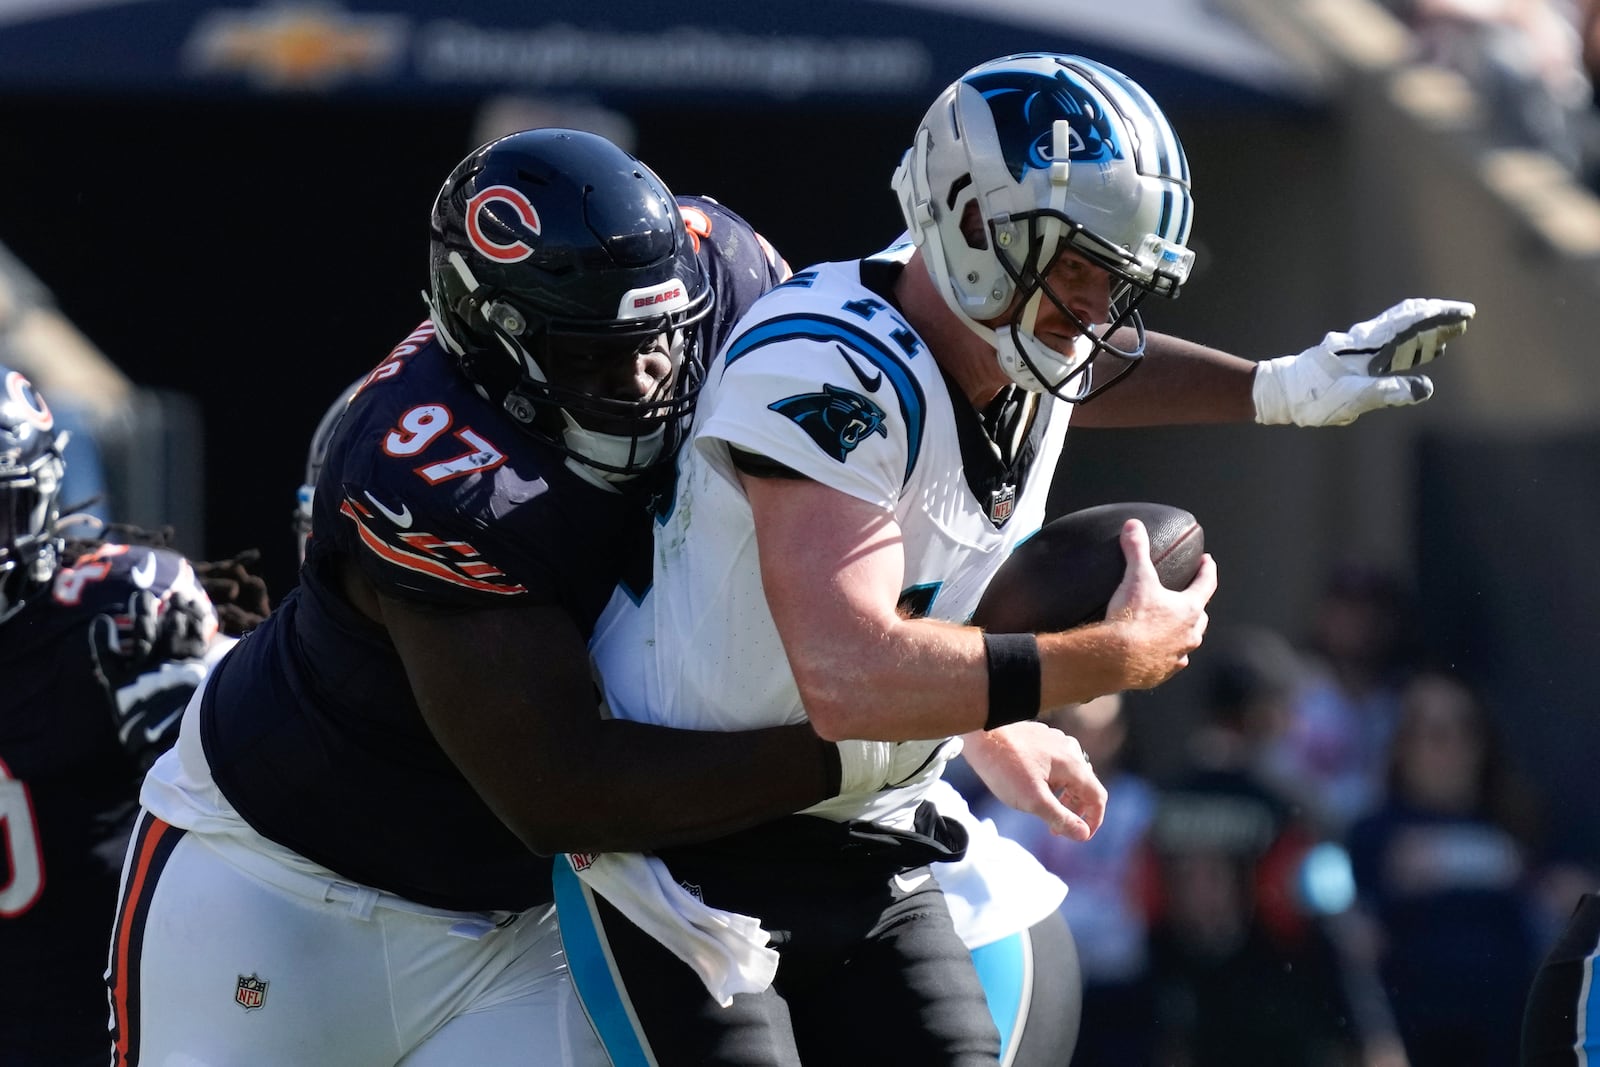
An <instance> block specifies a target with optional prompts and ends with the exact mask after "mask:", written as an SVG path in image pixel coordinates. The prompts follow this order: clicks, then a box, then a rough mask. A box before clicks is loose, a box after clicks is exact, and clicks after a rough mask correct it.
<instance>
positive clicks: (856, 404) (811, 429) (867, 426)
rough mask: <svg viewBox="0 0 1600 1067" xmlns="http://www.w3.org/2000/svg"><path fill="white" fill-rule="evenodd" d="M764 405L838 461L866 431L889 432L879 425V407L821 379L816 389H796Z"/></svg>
mask: <svg viewBox="0 0 1600 1067" xmlns="http://www.w3.org/2000/svg"><path fill="white" fill-rule="evenodd" d="M767 407H769V408H771V409H772V410H773V411H776V412H777V413H778V414H780V415H786V416H788V417H789V418H791V419H793V420H794V422H795V425H797V426H799V427H800V428H801V429H802V430H804V431H805V432H806V433H808V434H810V435H811V439H812V440H813V441H815V442H816V443H817V447H818V448H820V449H822V450H823V451H824V452H826V453H827V454H828V455H830V456H832V457H833V458H834V459H836V460H838V461H839V462H840V463H843V462H844V461H845V458H846V457H847V456H849V454H850V453H851V452H853V451H854V450H855V447H856V445H859V444H860V443H861V442H862V441H863V440H864V439H866V438H867V437H868V436H869V435H871V434H877V435H878V436H879V437H888V436H889V431H888V430H885V429H884V428H883V409H882V408H880V407H879V406H878V405H876V404H874V403H873V402H872V401H870V400H868V399H867V398H866V397H864V396H862V395H861V394H860V393H855V392H851V391H850V390H849V389H841V388H839V387H838V386H837V385H828V384H826V383H824V384H823V386H822V392H820V393H800V394H798V395H797V396H791V397H786V398H785V399H783V400H779V401H777V402H775V403H772V404H768V405H767Z"/></svg>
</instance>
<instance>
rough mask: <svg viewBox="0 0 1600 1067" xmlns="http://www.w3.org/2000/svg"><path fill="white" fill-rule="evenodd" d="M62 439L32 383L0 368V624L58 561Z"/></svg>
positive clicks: (63, 469) (40, 584) (46, 581)
mask: <svg viewBox="0 0 1600 1067" xmlns="http://www.w3.org/2000/svg"><path fill="white" fill-rule="evenodd" d="M66 436H67V435H66V434H65V433H64V432H58V431H57V430H56V428H55V417H54V416H53V415H51V414H50V408H49V406H48V405H47V404H46V403H45V402H44V398H43V397H41V396H40V395H39V394H38V392H37V391H36V390H35V389H34V388H33V383H32V382H30V381H28V379H27V378H25V377H24V376H23V375H22V373H21V372H20V371H14V370H12V369H10V368H9V367H0V622H4V621H5V620H6V619H9V618H10V617H11V616H12V615H14V614H16V613H17V611H18V610H19V609H20V608H21V607H22V605H23V603H24V602H25V601H26V599H27V597H28V596H30V595H31V594H32V593H34V592H35V591H36V590H38V589H40V588H42V587H43V586H45V585H47V584H49V582H50V579H51V578H52V577H53V576H54V575H55V572H56V567H57V566H58V565H59V563H60V562H61V550H62V540H61V538H60V536H59V535H58V534H57V532H56V520H57V519H58V518H59V517H60V506H59V503H58V498H59V496H60V494H61V478H62V475H63V474H65V473H66V463H65V461H64V460H63V459H62V457H61V453H62V449H63V448H65V447H66V443H67V442H66Z"/></svg>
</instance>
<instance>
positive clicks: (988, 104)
mask: <svg viewBox="0 0 1600 1067" xmlns="http://www.w3.org/2000/svg"><path fill="white" fill-rule="evenodd" d="M893 185H894V189H895V193H896V194H897V196H898V197H899V199H900V208H901V211H902V213H903V214H904V216H905V221H906V226H907V227H908V229H909V230H910V231H911V235H912V237H913V239H914V240H915V241H916V243H917V246H918V248H920V249H921V250H922V253H923V259H924V260H925V261H926V262H927V264H928V270H929V271H930V272H931V273H932V275H933V279H934V283H935V285H936V287H937V288H938V289H939V292H940V293H941V295H942V296H943V297H944V299H945V302H946V303H947V304H949V306H950V308H951V309H952V310H953V311H954V312H955V313H956V315H957V317H959V318H960V319H961V321H962V322H963V323H964V324H966V325H967V327H968V328H969V329H971V330H972V331H973V332H974V333H976V334H978V336H980V337H982V338H984V340H985V341H987V342H988V343H989V344H991V345H993V346H994V348H995V352H996V354H997V356H998V358H999V360H1000V365H1001V366H1002V367H1003V368H1004V369H1005V372H1006V374H1007V375H1008V376H1009V377H1010V378H1011V380H1012V381H1014V382H1016V383H1017V384H1018V385H1020V386H1022V387H1023V388H1024V389H1027V390H1030V391H1032V392H1040V393H1051V394H1053V395H1055V396H1058V397H1060V398H1062V399H1064V400H1070V401H1074V402H1076V401H1081V400H1087V399H1088V398H1089V397H1091V396H1093V395H1095V394H1097V393H1099V392H1101V391H1103V390H1104V389H1105V388H1106V387H1107V386H1109V385H1110V384H1111V383H1112V382H1114V381H1116V380H1117V379H1118V378H1120V377H1121V376H1122V375H1123V374H1126V373H1127V372H1128V371H1129V370H1131V369H1132V368H1133V367H1134V366H1136V365H1137V361H1138V360H1139V359H1140V358H1141V357H1142V356H1143V354H1144V323H1143V321H1142V320H1141V319H1140V317H1139V313H1138V306H1139V304H1140V303H1141V302H1142V301H1143V300H1144V298H1145V297H1146V296H1147V295H1149V294H1150V293H1159V294H1161V295H1162V296H1167V297H1172V296H1176V295H1177V294H1178V290H1179V289H1180V288H1181V287H1182V286H1183V283H1184V282H1185V281H1186V280H1187V279H1188V277H1189V270H1190V268H1191V267H1192V266H1193V264H1194V253H1193V252H1191V251H1190V250H1189V249H1188V248H1187V247H1185V242H1186V241H1187V240H1188V237H1189V226H1190V223H1191V221H1192V219H1193V215H1194V202H1193V200H1192V198H1191V196H1190V193H1189V164H1188V161H1187V160H1186V159H1185V157H1184V154H1183V146H1182V145H1181V144H1179V142H1178V135H1177V134H1176V133H1175V132H1174V131H1173V129H1172V125H1171V123H1169V122H1168V121H1167V119H1166V116H1164V115H1163V114H1162V113H1161V109H1160V108H1158V107H1157V106H1156V104H1155V102H1154V101H1153V100H1151V99H1150V96H1149V94H1148V93H1146V92H1145V91H1144V90H1143V89H1142V88H1140V87H1139V86H1138V85H1137V84H1136V83H1134V82H1133V81H1132V80H1131V79H1129V78H1128V77H1127V76H1126V75H1123V74H1121V73H1119V72H1117V71H1115V70H1112V69H1111V68H1110V67H1107V66H1104V65H1103V64H1100V63H1096V62H1094V61H1093V60H1089V59H1084V58H1083V57H1081V56H1067V55H1055V54H1052V53H1042V52H1038V53H1024V54H1020V55H1014V56H1006V57H1004V58H1001V59H995V60H991V61H989V62H987V63H984V64H982V65H980V66H977V67H974V68H973V69H972V70H970V71H968V72H967V73H966V74H964V75H962V77H961V78H960V80H959V81H957V82H956V83H955V84H953V85H951V86H950V87H949V88H948V89H946V90H945V91H944V92H943V93H941V94H940V96H939V98H938V99H937V100H935V101H934V103H933V106H932V107H931V108H929V109H928V113H927V114H926V115H925V116H924V117H923V120H922V125H921V126H919V127H918V128H917V135H916V141H915V143H914V144H913V145H912V147H911V148H910V149H909V150H908V151H907V152H906V154H905V156H904V157H903V158H902V159H901V161H900V166H899V168H898V169H897V170H896V171H895V175H894V182H893ZM973 205H976V211H977V214H978V217H979V218H980V219H981V221H982V224H983V231H984V234H985V235H986V241H985V242H984V244H983V247H977V248H974V247H972V244H971V242H969V240H968V238H967V237H966V235H965V234H964V232H963V229H962V222H963V216H964V215H966V214H967V213H968V212H969V211H971V210H973ZM1068 248H1071V249H1072V250H1073V251H1074V252H1076V253H1077V254H1079V255H1081V256H1083V257H1085V258H1086V259H1088V260H1090V261H1091V262H1093V263H1095V264H1097V265H1098V266H1100V267H1103V268H1105V269H1106V270H1108V271H1110V272H1111V274H1112V275H1113V277H1114V278H1115V279H1116V283H1115V284H1114V286H1113V292H1112V313H1111V319H1112V321H1111V322H1109V323H1086V322H1083V321H1081V319H1079V317H1078V316H1077V315H1075V314H1073V313H1072V312H1071V311H1070V310H1068V309H1067V307H1066V306H1065V304H1064V303H1063V301H1062V300H1061V299H1060V298H1059V297H1058V296H1057V295H1056V294H1055V293H1053V292H1052V291H1051V290H1050V287H1049V285H1048V284H1046V281H1045V279H1046V276H1047V275H1048V274H1049V272H1050V269H1051V267H1052V266H1053V265H1054V263H1055V261H1056V259H1057V258H1058V257H1059V256H1060V255H1061V253H1062V252H1063V251H1065V250H1066V249H1068ZM1046 299H1048V300H1050V301H1051V302H1052V303H1054V304H1055V305H1056V306H1057V307H1058V308H1059V309H1060V310H1061V311H1062V312H1063V313H1065V314H1066V315H1067V316H1068V317H1069V319H1070V320H1071V321H1072V322H1074V323H1076V324H1077V326H1078V329H1079V331H1080V334H1081V337H1080V339H1079V340H1078V341H1077V343H1076V344H1074V345H1073V346H1072V351H1071V352H1057V351H1055V350H1054V349H1052V348H1050V347H1049V346H1047V345H1046V344H1044V343H1043V342H1042V341H1040V340H1039V339H1038V338H1036V337H1035V336H1034V334H1033V327H1034V323H1035V321H1036V320H1037V317H1038V313H1039V308H1040V306H1041V301H1043V300H1046ZM1001 315H1007V316H1008V318H1007V322H1006V324H1005V325H1004V326H1002V327H1000V328H999V329H998V330H997V329H994V328H992V327H990V326H989V325H986V323H988V322H992V321H993V320H995V319H996V318H999V317H1000V316H1001ZM1124 325H1127V326H1131V327H1133V328H1134V330H1135V337H1136V341H1135V343H1134V345H1132V346H1131V347H1128V348H1117V347H1115V346H1113V345H1111V344H1110V343H1109V342H1108V341H1107V340H1106V338H1107V337H1109V335H1110V334H1111V332H1112V331H1113V330H1115V329H1117V328H1119V327H1121V326H1124ZM1104 352H1110V353H1111V354H1112V355H1114V356H1117V357H1119V358H1120V359H1121V360H1123V361H1125V362H1124V363H1123V366H1122V367H1121V368H1120V370H1119V371H1118V372H1117V373H1115V374H1114V375H1111V376H1110V377H1109V378H1108V379H1107V380H1103V381H1100V382H1098V383H1093V384H1091V380H1090V367H1091V365H1092V364H1093V362H1094V360H1095V358H1096V357H1097V356H1098V355H1100V354H1102V353H1104Z"/></svg>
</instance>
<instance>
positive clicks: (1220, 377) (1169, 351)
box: [1073, 299, 1477, 427]
mask: <svg viewBox="0 0 1600 1067" xmlns="http://www.w3.org/2000/svg"><path fill="white" fill-rule="evenodd" d="M1476 313H1477V309H1476V308H1474V307H1473V305H1471V304H1468V303H1463V302H1461V301H1457V300H1431V299H1412V300H1403V301H1401V302H1400V303H1398V304H1396V305H1395V306H1394V307H1391V308H1389V309H1388V310H1387V311H1385V312H1383V313H1382V314H1381V315H1378V316H1376V317H1375V318H1371V319H1368V320H1367V321H1365V322H1359V323H1357V324H1355V325H1354V326H1352V327H1350V328H1349V329H1348V330H1345V331H1342V332H1341V331H1335V332H1333V333H1329V334H1327V335H1326V336H1325V337H1323V339H1322V341H1321V342H1320V343H1318V344H1315V345H1313V346H1311V347H1310V348H1307V349H1305V350H1304V351H1302V352H1299V353H1296V354H1294V355H1289V356H1279V357H1277V358H1275V359H1268V360H1262V361H1261V362H1260V363H1256V362H1253V361H1251V360H1248V359H1242V358H1240V357H1238V356H1234V355H1230V354H1228V353H1226V352H1222V351H1220V350H1218V349H1215V348H1207V347H1206V346H1204V345H1199V344H1195V343H1193V342H1191V341H1185V340H1183V339H1181V338H1178V337H1172V336H1170V335H1167V334H1159V333H1151V334H1149V335H1148V337H1147V341H1146V354H1145V358H1144V361H1143V363H1142V364H1141V365H1140V366H1139V367H1138V368H1136V369H1135V371H1134V373H1132V374H1129V375H1128V376H1127V377H1125V378H1123V379H1122V380H1121V381H1119V382H1118V383H1117V385H1116V387H1115V388H1112V389H1108V390H1107V391H1106V392H1104V393H1102V394H1101V395H1100V396H1098V397H1096V398H1094V399H1093V400H1092V401H1089V402H1088V403H1085V404H1083V405H1081V406H1080V407H1079V409H1078V411H1077V412H1076V413H1075V414H1074V417H1073V425H1074V426H1099V427H1127V426H1165V425H1178V424H1186V423H1187V424H1197V423H1221V422H1251V421H1254V422H1260V423H1264V424H1267V425H1277V424H1284V423H1294V424H1295V425H1298V426H1342V425H1345V424H1346V423H1350V422H1354V421H1355V420H1356V419H1357V418H1359V417H1360V416H1361V415H1363V414H1365V413H1367V412H1369V411H1373V410H1376V409H1378V408H1387V407H1404V406H1407V405H1410V404H1418V403H1421V402H1422V401H1424V400H1427V399H1428V398H1429V397H1430V396H1432V395H1433V382H1432V381H1431V380H1430V379H1429V378H1428V377H1427V376H1426V375H1424V374H1421V373H1419V372H1418V368H1420V367H1421V366H1423V365H1424V364H1426V363H1428V362H1430V361H1432V360H1433V359H1435V358H1436V357H1438V356H1439V355H1440V354H1441V353H1443V351H1444V348H1445V344H1446V343H1447V342H1448V341H1450V340H1452V339H1453V338H1456V337H1459V336H1460V335H1461V334H1462V333H1463V332H1465V331H1466V328H1467V323H1468V322H1470V321H1471V319H1472V316H1473V315H1474V314H1476ZM1117 341H1118V343H1119V344H1121V345H1124V346H1126V345H1131V344H1132V343H1133V337H1132V333H1131V331H1128V330H1123V331H1120V333H1119V335H1118V336H1117Z"/></svg>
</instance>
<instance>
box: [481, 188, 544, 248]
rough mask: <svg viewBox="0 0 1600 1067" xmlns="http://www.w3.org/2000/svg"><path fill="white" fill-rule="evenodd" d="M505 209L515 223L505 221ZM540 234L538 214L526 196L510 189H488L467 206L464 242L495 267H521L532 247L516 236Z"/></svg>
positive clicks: (506, 219) (482, 191)
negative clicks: (497, 238) (469, 243)
mask: <svg viewBox="0 0 1600 1067" xmlns="http://www.w3.org/2000/svg"><path fill="white" fill-rule="evenodd" d="M497 208H498V210H496V209H497ZM507 208H509V209H510V211H511V213H512V214H514V215H515V216H516V218H515V221H512V220H509V219H508V218H507V217H506V209H507ZM486 224H487V225H486ZM519 224H520V225H519ZM539 230H540V226H539V213H538V212H537V211H535V210H534V209H533V205H532V204H531V203H529V202H528V198H527V197H526V196H524V195H523V194H522V193H521V192H519V191H518V190H516V189H513V188H511V186H509V185H491V186H489V188H487V189H483V190H480V191H479V192H478V194H477V195H476V196H474V197H473V198H472V199H471V200H469V201H468V202H467V239H468V240H470V241H471V242H472V247H473V248H476V249H477V250H478V251H479V252H480V253H482V254H483V255H485V256H487V257H489V258H490V259H492V260H494V261H495V262H497V263H520V262H521V261H522V260H524V259H527V258H528V257H529V256H531V255H533V246H532V245H530V244H529V243H528V242H527V241H524V240H523V239H522V237H521V236H519V233H527V234H531V235H532V236H534V237H537V236H538V235H539ZM491 233H492V234H494V235H495V236H490V234H491ZM496 237H501V238H502V239H501V240H496Z"/></svg>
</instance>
